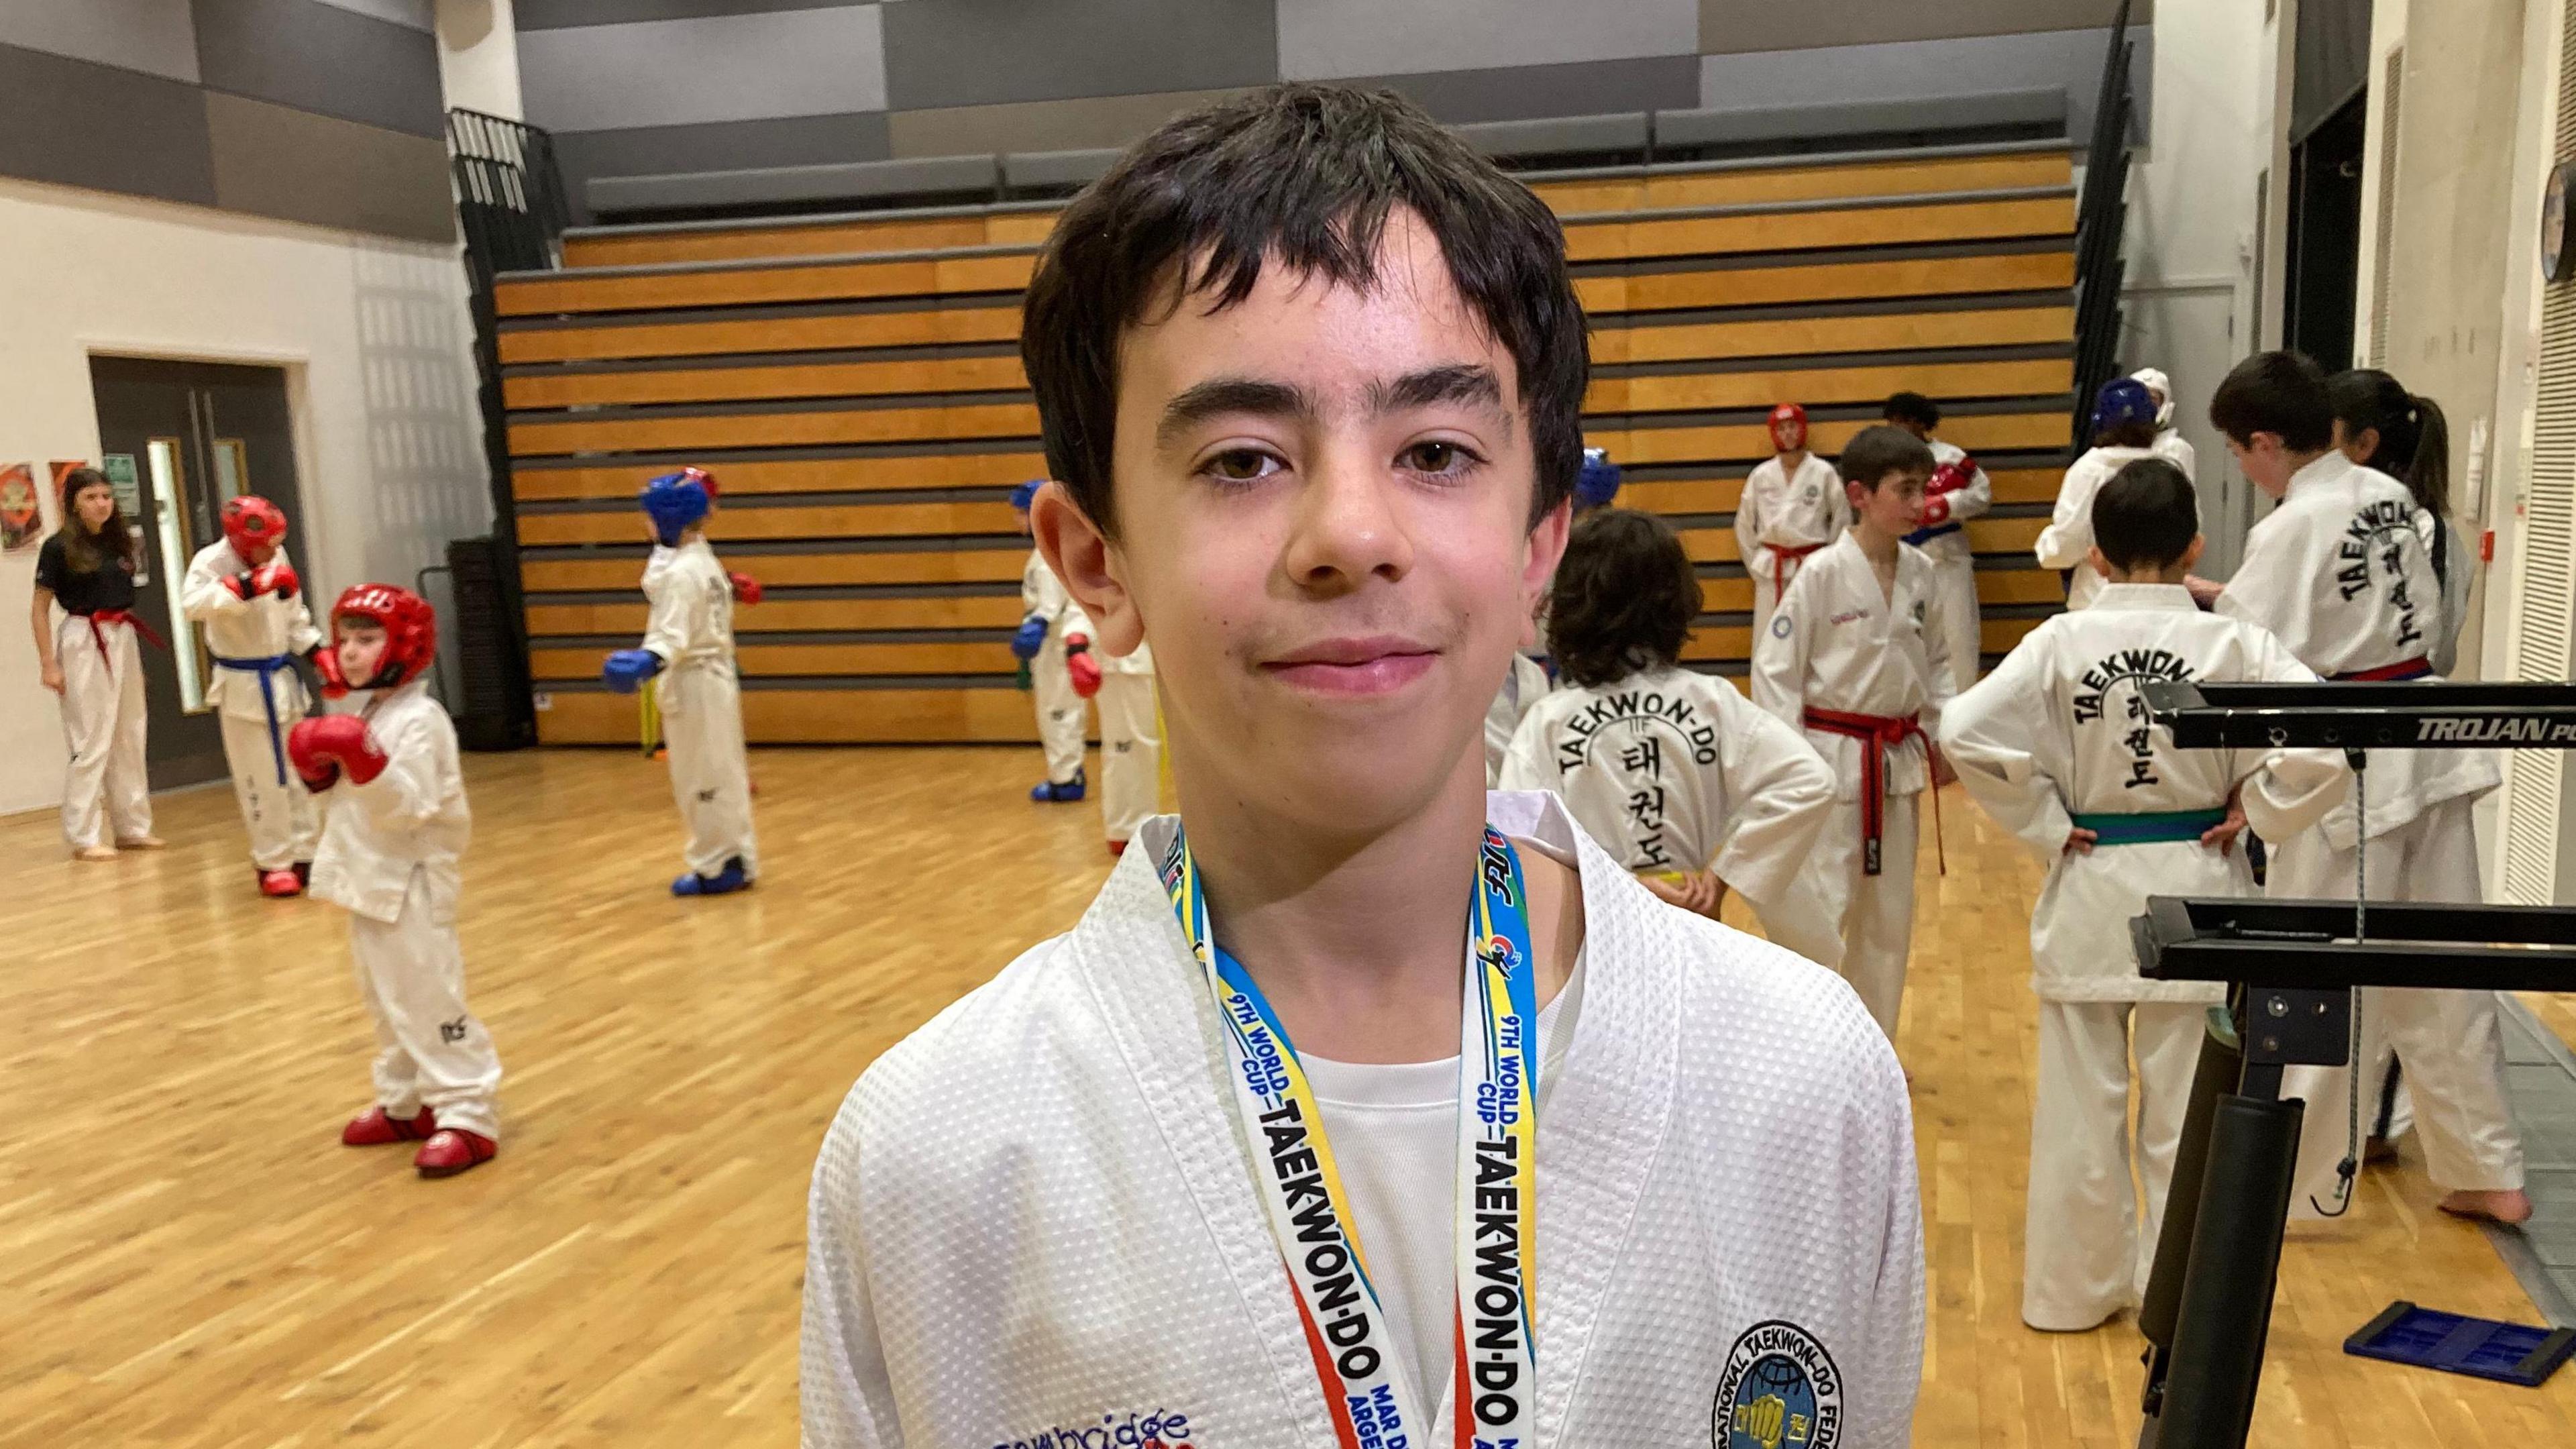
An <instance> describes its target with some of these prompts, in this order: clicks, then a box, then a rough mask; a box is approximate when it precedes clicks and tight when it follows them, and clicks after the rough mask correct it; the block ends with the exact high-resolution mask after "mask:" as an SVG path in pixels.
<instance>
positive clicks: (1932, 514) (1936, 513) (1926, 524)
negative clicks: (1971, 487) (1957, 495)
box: [1915, 498, 1950, 528]
mask: <svg viewBox="0 0 2576 1449" xmlns="http://www.w3.org/2000/svg"><path fill="white" fill-rule="evenodd" d="M1949 521H1950V500H1949V499H1947V498H1926V499H1924V500H1923V521H1922V522H1921V523H1918V524H1916V525H1915V527H1917V528H1939V527H1940V526H1941V525H1942V524H1945V523H1947V522H1949Z"/></svg>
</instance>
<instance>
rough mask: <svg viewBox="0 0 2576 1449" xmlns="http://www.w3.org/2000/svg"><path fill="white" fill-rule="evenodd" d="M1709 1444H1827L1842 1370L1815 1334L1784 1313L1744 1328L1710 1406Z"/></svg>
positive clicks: (1739, 1448) (1812, 1447)
mask: <svg viewBox="0 0 2576 1449" xmlns="http://www.w3.org/2000/svg"><path fill="white" fill-rule="evenodd" d="M1708 1434H1709V1444H1710V1446H1711V1449H1834V1446H1835V1445H1836V1444H1838V1443H1840V1442H1841V1441H1842V1434H1843V1376H1842V1371H1841V1370H1839V1369H1837V1368H1836V1367H1834V1359H1833V1355H1832V1354H1829V1353H1827V1352H1826V1351H1825V1346H1824V1345H1823V1344H1822V1343H1820V1342H1818V1341H1817V1339H1816V1336H1815V1335H1814V1334H1812V1333H1809V1332H1808V1331H1807V1330H1805V1329H1803V1328H1800V1327H1799V1326H1798V1325H1796V1324H1794V1323H1791V1322H1788V1321H1787V1320H1785V1319H1777V1318H1775V1319H1771V1320H1769V1321H1768V1322H1763V1323H1757V1324H1755V1325H1753V1326H1752V1327H1751V1328H1748V1329H1746V1330H1744V1335H1743V1336H1742V1337H1740V1338H1738V1339H1736V1340H1735V1347H1734V1348H1733V1349H1732V1350H1731V1351H1729V1352H1728V1354H1727V1356H1726V1372H1725V1373H1724V1374H1723V1375H1722V1376H1720V1377H1719V1379H1718V1381H1717V1399H1716V1402H1715V1403H1714V1404H1712V1405H1711V1406H1710V1408H1709V1429H1708Z"/></svg>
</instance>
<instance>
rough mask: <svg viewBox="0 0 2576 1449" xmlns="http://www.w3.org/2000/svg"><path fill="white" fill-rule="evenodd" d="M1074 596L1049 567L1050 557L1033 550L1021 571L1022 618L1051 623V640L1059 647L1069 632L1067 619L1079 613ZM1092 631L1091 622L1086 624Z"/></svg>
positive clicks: (1049, 627) (1048, 630)
mask: <svg viewBox="0 0 2576 1449" xmlns="http://www.w3.org/2000/svg"><path fill="white" fill-rule="evenodd" d="M1078 612H1080V610H1078V609H1077V608H1076V607H1075V605H1074V602H1073V595H1071V594H1069V593H1067V592H1065V587H1064V580H1062V579H1059V578H1057V577H1056V576H1055V570H1054V569H1051V568H1048V567H1047V561H1046V555H1045V554H1043V553H1040V552H1039V551H1038V550H1036V549H1030V550H1029V561H1028V562H1027V563H1026V564H1025V565H1023V566H1021V569H1020V617H1021V618H1023V619H1044V620H1046V621H1047V637H1048V638H1049V639H1051V640H1053V641H1055V642H1057V643H1059V644H1061V643H1062V642H1063V640H1064V635H1065V633H1066V632H1067V631H1066V630H1065V629H1064V627H1063V625H1064V621H1065V615H1067V614H1069V613H1078ZM1084 622H1085V625H1086V627H1088V624H1089V621H1088V620H1086V621H1084Z"/></svg>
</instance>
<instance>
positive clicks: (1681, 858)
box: [1502, 668, 1834, 906]
mask: <svg viewBox="0 0 2576 1449" xmlns="http://www.w3.org/2000/svg"><path fill="white" fill-rule="evenodd" d="M1502 787H1503V788H1504V789H1506V790H1551V791H1554V792H1555V793H1556V794H1557V795H1559V796H1561V797H1563V799H1564V801H1565V807H1566V809H1567V810H1569V811H1571V812H1573V815H1574V818H1575V821H1576V822H1577V823H1578V824H1580V825H1581V826H1582V827H1583V831H1584V833H1585V834H1586V835H1589V836H1591V837H1592V839H1593V840H1594V841H1595V842H1597V843H1599V844H1600V846H1601V848H1602V849H1603V850H1606V851H1608V852H1609V853H1610V854H1611V855H1612V856H1614V857H1616V858H1617V859H1618V861H1619V863H1620V864H1621V865H1624V866H1626V867H1627V868H1628V869H1629V870H1631V871H1697V870H1711V869H1713V870H1715V871H1716V872H1717V874H1718V878H1719V879H1721V880H1723V881H1725V882H1726V883H1727V885H1728V886H1729V887H1731V888H1732V889H1734V890H1735V891H1736V892H1738V893H1739V894H1741V895H1743V896H1744V897H1745V899H1747V900H1749V901H1752V902H1753V903H1754V904H1756V905H1762V906H1771V905H1777V904H1778V903H1779V902H1781V901H1782V900H1783V899H1785V898H1786V894H1787V891H1788V887H1789V884H1790V882H1792V881H1794V880H1796V879H1797V878H1798V873H1799V870H1800V868H1801V867H1802V866H1804V865H1805V863H1806V857H1807V852H1808V851H1809V850H1811V849H1813V848H1814V847H1815V843H1816V836H1817V835H1818V834H1819V833H1820V832H1822V831H1823V830H1824V828H1825V821H1826V820H1827V819H1829V818H1830V817H1831V816H1832V814H1833V804H1834V776H1833V772H1832V771H1831V770H1829V769H1827V768H1825V762H1824V761H1823V760H1822V759H1820V758H1818V757H1817V754H1816V752H1815V751H1814V750H1813V749H1811V748H1809V747H1808V745H1807V739H1806V736H1805V735H1804V734H1803V733H1801V732H1800V731H1798V730H1793V729H1791V728H1789V727H1788V726H1787V725H1784V724H1782V723H1781V722H1780V721H1778V720H1776V719H1773V718H1772V717H1771V716H1770V715H1767V714H1765V713H1763V712H1762V711H1761V710H1760V709H1757V708H1755V707H1754V705H1753V703H1752V701H1750V700H1748V699H1746V698H1745V697H1744V696H1743V695H1742V694H1741V693H1739V692H1737V690H1736V688H1735V686H1734V685H1732V684H1729V683H1727V682H1726V681H1725V680H1723V679H1717V678H1713V677H1711V676H1709V675H1705V674H1697V673H1693V672H1692V671H1690V670H1687V669H1677V668H1664V669H1654V670H1649V671H1647V672H1645V673H1642V674H1632V675H1630V676H1628V677H1627V678H1626V679H1623V680H1620V681H1619V682H1618V683H1616V684H1611V685H1605V686H1601V687H1598V688H1586V687H1582V686H1572V685H1569V686H1568V687H1566V688H1564V689H1561V690H1559V691H1557V692H1556V693H1554V694H1551V695H1549V696H1547V697H1546V698H1545V699H1542V700H1540V701H1539V702H1538V704H1537V706H1536V707H1534V708H1533V709H1531V710H1530V712H1529V714H1528V715H1527V716H1526V717H1524V718H1523V719H1522V720H1521V727H1520V732H1519V733H1518V734H1516V735H1514V736H1513V737H1512V746H1511V752H1510V753H1509V754H1508V755H1506V756H1505V757H1504V760H1503V779H1502Z"/></svg>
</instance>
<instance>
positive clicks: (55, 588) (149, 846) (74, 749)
mask: <svg viewBox="0 0 2576 1449" xmlns="http://www.w3.org/2000/svg"><path fill="white" fill-rule="evenodd" d="M142 551H143V550H142V545H141V543H140V542H139V541H138V539H137V537H136V535H135V531H134V529H133V528H132V527H131V526H130V525H128V524H127V522H126V519H125V514H124V511H123V510H122V509H120V508H118V507H117V506H116V491H115V490H114V489H113V488H111V487H109V486H108V482H107V475H105V474H103V473H101V472H99V471H98V470H97V469H96V468H75V469H73V470H72V471H71V473H70V474H69V475H68V476H67V477H66V478H65V479H64V482H63V526H62V527H61V528H60V529H59V530H57V531H56V532H55V534H54V535H53V537H51V538H48V539H46V540H45V544H44V547H43V548H42V549H40V550H38V552H37V555H36V597H35V602H34V607H33V609H32V610H31V611H30V617H31V621H32V623H33V625H34V628H35V634H36V662H37V665H38V667H39V669H40V670H41V671H42V677H43V679H44V684H45V688H47V689H50V690H52V691H53V692H54V693H56V694H58V695H61V696H62V700H63V738H64V741H65V743H67V744H68V745H69V746H70V748H71V766H70V768H69V770H68V771H66V772H65V776H64V779H63V839H64V840H65V841H66V842H68V843H69V844H70V846H71V848H72V858H73V859H75V860H114V859H115V858H116V852H117V851H119V850H157V849H159V848H160V847H161V840H160V838H159V837H158V836H155V835H154V834H153V833H152V797H151V793H150V787H149V785H148V784H147V782H146V780H145V777H144V767H143V743H144V711H143V654H142V651H141V650H140V649H139V648H138V647H137V645H136V637H135V636H136V634H137V631H138V630H139V629H140V628H141V624H140V622H139V621H138V620H136V618H135V617H134V574H135V570H136V568H137V567H138V565H139V564H140V563H141V558H142ZM56 604H60V605H62V607H63V617H62V622H61V623H60V624H56V623H55V622H54V617H53V609H54V605H56ZM111 832H112V833H111Z"/></svg>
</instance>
